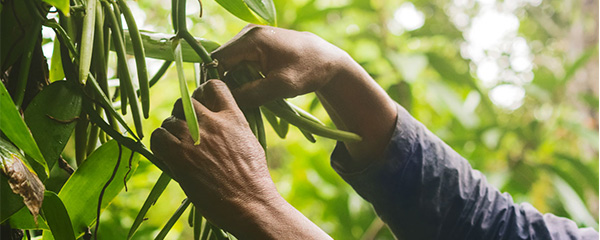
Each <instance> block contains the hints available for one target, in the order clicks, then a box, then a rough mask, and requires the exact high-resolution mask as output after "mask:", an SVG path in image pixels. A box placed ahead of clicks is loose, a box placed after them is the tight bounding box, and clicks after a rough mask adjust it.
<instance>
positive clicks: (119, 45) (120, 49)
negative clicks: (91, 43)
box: [102, 2, 144, 138]
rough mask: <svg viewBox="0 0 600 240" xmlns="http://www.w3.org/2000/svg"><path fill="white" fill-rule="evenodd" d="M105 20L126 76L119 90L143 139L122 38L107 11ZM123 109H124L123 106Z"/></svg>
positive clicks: (115, 23) (112, 15) (110, 13)
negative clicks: (127, 102)
mask: <svg viewBox="0 0 600 240" xmlns="http://www.w3.org/2000/svg"><path fill="white" fill-rule="evenodd" d="M102 4H103V5H104V7H105V8H109V6H108V3H106V2H102ZM107 18H108V20H109V22H110V26H111V30H112V33H113V34H112V35H113V43H114V44H115V49H116V50H117V51H116V52H117V57H118V58H119V59H121V62H123V63H124V64H122V65H119V67H122V68H123V72H124V73H126V74H122V76H120V77H121V78H122V79H123V80H124V83H125V84H124V86H121V87H122V88H124V89H121V90H122V91H127V92H126V95H127V98H129V102H130V103H129V106H130V107H131V112H132V115H133V122H134V124H135V129H136V132H137V134H138V136H139V137H140V138H143V136H144V133H143V129H142V119H141V116H140V109H139V107H138V103H137V97H136V94H135V91H134V88H133V84H132V82H131V76H130V75H129V69H128V67H127V60H126V58H125V46H124V45H123V41H122V40H123V37H122V36H121V32H120V30H119V28H118V25H117V24H118V23H117V19H116V17H115V15H114V14H112V12H110V11H107ZM123 108H125V106H123Z"/></svg>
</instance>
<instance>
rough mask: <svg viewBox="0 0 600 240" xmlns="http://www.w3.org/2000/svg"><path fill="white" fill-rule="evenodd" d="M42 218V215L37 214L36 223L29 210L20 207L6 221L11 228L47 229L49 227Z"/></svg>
mask: <svg viewBox="0 0 600 240" xmlns="http://www.w3.org/2000/svg"><path fill="white" fill-rule="evenodd" d="M43 220H44V219H42V216H38V223H37V224H36V223H35V221H34V220H33V216H32V215H31V213H30V212H29V210H27V208H21V210H19V211H18V212H17V213H15V214H14V215H12V216H11V217H10V218H9V219H8V223H9V224H10V226H11V227H12V228H17V229H30V230H49V229H50V228H49V227H48V225H47V224H46V222H45V221H43Z"/></svg>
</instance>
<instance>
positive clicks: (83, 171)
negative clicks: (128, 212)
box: [58, 140, 139, 237]
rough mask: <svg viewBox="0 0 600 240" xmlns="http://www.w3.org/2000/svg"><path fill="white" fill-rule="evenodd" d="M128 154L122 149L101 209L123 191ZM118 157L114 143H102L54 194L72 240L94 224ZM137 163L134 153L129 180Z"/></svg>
mask: <svg viewBox="0 0 600 240" xmlns="http://www.w3.org/2000/svg"><path fill="white" fill-rule="evenodd" d="M130 154H131V151H130V150H129V149H128V148H126V147H124V146H123V147H122V153H121V164H120V165H119V167H118V170H117V173H116V175H115V178H114V179H113V181H112V182H111V183H110V184H109V185H108V187H107V188H106V191H105V192H104V196H103V199H102V206H101V209H104V208H106V207H107V206H108V205H109V203H110V202H111V201H112V200H113V199H114V198H115V197H116V196H117V194H119V192H121V190H122V189H123V187H124V185H123V179H124V178H125V174H126V172H127V170H128V163H127V160H128V158H129V156H130ZM118 156H119V148H118V146H117V142H116V141H114V140H111V141H109V142H106V143H105V144H103V145H102V146H100V147H99V148H98V149H96V150H95V151H94V152H93V153H92V154H91V155H90V156H89V157H88V158H87V159H86V160H85V161H84V162H83V164H81V166H80V167H79V168H78V169H77V171H75V172H74V173H73V175H71V177H70V178H69V180H68V181H67V182H66V183H65V185H64V186H63V188H62V190H61V191H60V193H58V196H59V197H60V198H61V199H62V200H63V203H64V205H65V206H66V208H67V212H68V213H69V217H70V218H71V222H72V224H73V230H74V232H75V237H80V236H81V235H83V233H84V232H85V231H86V229H87V228H88V227H89V226H90V225H92V223H94V221H95V220H96V209H97V207H98V199H99V197H100V192H101V191H102V188H103V187H104V185H105V184H106V181H107V180H108V179H109V178H110V176H111V175H112V173H113V169H114V167H115V163H116V162H117V160H118ZM138 161H139V154H137V153H136V154H135V155H134V157H133V159H132V164H131V168H132V169H131V172H130V173H129V175H127V178H130V177H131V176H132V175H133V172H135V169H136V168H137V165H138ZM100 229H102V228H100Z"/></svg>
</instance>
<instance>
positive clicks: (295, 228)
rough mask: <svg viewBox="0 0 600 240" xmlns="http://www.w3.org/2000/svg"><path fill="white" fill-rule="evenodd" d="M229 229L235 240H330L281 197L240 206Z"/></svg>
mask: <svg viewBox="0 0 600 240" xmlns="http://www.w3.org/2000/svg"><path fill="white" fill-rule="evenodd" d="M244 209H245V211H244V213H243V214H242V215H241V216H240V218H239V221H238V222H237V223H236V224H234V225H235V226H233V227H232V228H231V229H227V230H228V231H230V232H231V233H232V234H234V235H235V236H236V237H237V238H238V239H330V237H329V236H328V235H327V234H326V233H325V232H323V231H322V230H321V229H320V228H318V227H317V226H316V225H315V224H314V223H312V222H311V221H310V220H308V219H307V218H306V217H304V215H302V214H301V213H300V212H298V210H296V209H295V208H294V207H293V206H292V205H290V204H289V203H288V202H287V201H286V200H285V199H283V197H281V195H279V194H278V195H277V196H276V197H272V198H270V199H264V200H263V201H253V202H249V203H247V204H244Z"/></svg>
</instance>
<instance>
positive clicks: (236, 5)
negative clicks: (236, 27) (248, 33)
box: [215, 0, 263, 24]
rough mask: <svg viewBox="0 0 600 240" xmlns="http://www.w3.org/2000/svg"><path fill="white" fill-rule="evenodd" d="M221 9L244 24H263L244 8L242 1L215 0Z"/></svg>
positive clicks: (246, 7)
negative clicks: (244, 22)
mask: <svg viewBox="0 0 600 240" xmlns="http://www.w3.org/2000/svg"><path fill="white" fill-rule="evenodd" d="M215 1H216V2H217V3H218V4H219V5H221V7H223V8H225V10H227V11H228V12H230V13H231V14H233V15H234V16H236V17H238V18H239V19H242V20H244V21H246V22H250V23H256V24H263V22H262V21H261V20H260V19H259V18H257V17H256V15H254V13H252V12H251V11H250V9H249V8H248V6H246V4H245V3H244V1H243V0H215Z"/></svg>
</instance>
